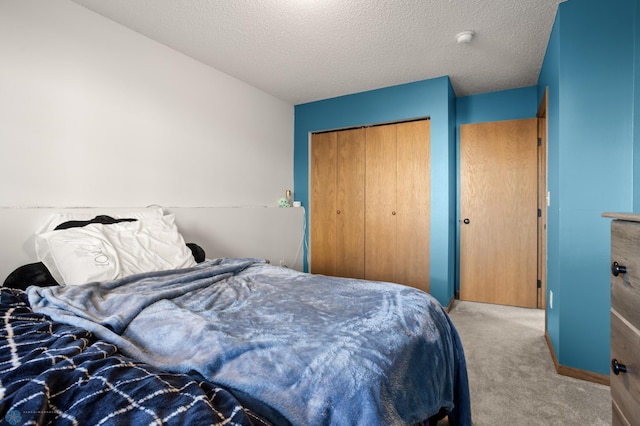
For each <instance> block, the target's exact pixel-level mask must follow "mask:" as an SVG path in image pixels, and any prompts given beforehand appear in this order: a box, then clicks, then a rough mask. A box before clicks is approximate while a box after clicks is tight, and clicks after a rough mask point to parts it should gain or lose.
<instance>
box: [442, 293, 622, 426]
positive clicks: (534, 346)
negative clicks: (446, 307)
mask: <svg viewBox="0 0 640 426" xmlns="http://www.w3.org/2000/svg"><path fill="white" fill-rule="evenodd" d="M450 316H451V319H452V320H453V322H454V324H455V326H456V328H457V329H458V332H459V333H460V337H461V339H462V344H463V346H464V350H465V355H466V358H467V369H468V374H469V386H470V391H471V411H472V413H473V424H474V426H493V425H544V426H547V425H563V426H571V425H576V426H578V425H580V426H583V425H589V426H598V425H610V424H611V397H610V395H609V387H608V386H604V385H599V384H596V383H592V382H587V381H584V380H578V379H573V378H570V377H565V376H561V375H558V374H557V373H556V371H555V368H554V366H553V361H552V359H551V355H550V354H549V348H548V347H547V343H546V341H545V338H544V311H542V310H537V309H526V308H515V307H510V306H501V305H490V304H484V303H474V302H462V301H456V302H455V304H454V307H453V309H452V310H451V312H450ZM444 424H446V421H445V422H444Z"/></svg>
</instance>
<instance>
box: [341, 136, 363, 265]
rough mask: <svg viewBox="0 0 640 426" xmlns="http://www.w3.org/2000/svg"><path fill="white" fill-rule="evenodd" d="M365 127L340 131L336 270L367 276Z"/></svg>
mask: <svg viewBox="0 0 640 426" xmlns="http://www.w3.org/2000/svg"><path fill="white" fill-rule="evenodd" d="M364 137H365V131H364V128H359V129H351V130H344V131H340V132H338V137H337V148H338V158H337V190H336V237H337V241H336V271H335V275H336V276H338V277H347V278H364V148H365V139H364Z"/></svg>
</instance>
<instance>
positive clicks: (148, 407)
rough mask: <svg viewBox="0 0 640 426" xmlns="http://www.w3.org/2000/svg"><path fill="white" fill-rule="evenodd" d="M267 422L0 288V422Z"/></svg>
mask: <svg viewBox="0 0 640 426" xmlns="http://www.w3.org/2000/svg"><path fill="white" fill-rule="evenodd" d="M6 424H9V425H24V424H32V425H33V424H60V425H82V426H84V425H99V424H102V425H114V424H118V425H125V424H128V425H161V424H162V425H217V424H219V425H222V424H224V425H266V424H268V423H267V422H265V421H264V420H262V419H260V418H258V417H257V416H256V415H254V414H253V413H252V412H250V411H249V410H247V409H245V408H243V407H242V406H241V405H240V403H239V402H238V401H237V400H236V399H235V398H234V397H233V395H231V394H230V393H229V392H228V391H226V390H225V389H222V388H220V387H217V386H215V385H211V384H209V383H207V382H203V381H197V380H195V379H194V378H193V377H191V376H188V375H184V374H170V373H166V372H163V371H161V370H159V369H158V368H154V367H152V366H150V365H148V364H143V363H140V362H136V361H133V360H132V359H130V358H127V357H125V356H123V355H121V354H120V353H118V350H117V348H116V347H115V346H114V345H112V344H109V343H106V342H104V341H100V340H97V339H96V338H95V337H94V336H93V335H92V334H91V333H90V332H89V331H86V330H83V329H81V328H78V327H74V326H70V325H64V324H61V323H58V322H55V321H52V320H51V319H50V318H49V317H47V316H45V315H41V314H37V313H34V312H33V311H32V310H31V308H30V306H29V303H28V301H27V298H26V295H25V293H24V292H22V291H21V290H14V289H8V288H0V425H6Z"/></svg>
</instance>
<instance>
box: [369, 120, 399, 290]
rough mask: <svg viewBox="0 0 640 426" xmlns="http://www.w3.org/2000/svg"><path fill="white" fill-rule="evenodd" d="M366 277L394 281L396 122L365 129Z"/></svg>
mask: <svg viewBox="0 0 640 426" xmlns="http://www.w3.org/2000/svg"><path fill="white" fill-rule="evenodd" d="M366 139H367V141H366V155H365V167H366V177H365V192H366V202H365V278H366V279H368V280H376V281H392V282H393V281H395V279H396V274H395V264H396V226H395V225H396V221H395V205H396V126H395V125H385V126H375V127H368V128H367V129H366Z"/></svg>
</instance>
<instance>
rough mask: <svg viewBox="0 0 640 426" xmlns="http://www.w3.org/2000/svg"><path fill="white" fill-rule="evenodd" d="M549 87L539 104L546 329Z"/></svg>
mask: <svg viewBox="0 0 640 426" xmlns="http://www.w3.org/2000/svg"><path fill="white" fill-rule="evenodd" d="M548 93H549V88H548V87H546V88H545V89H544V93H543V94H542V99H541V100H540V104H539V105H538V113H537V114H536V116H537V117H538V209H540V210H539V212H540V214H539V215H538V280H540V288H538V309H544V311H545V316H544V318H545V320H544V322H545V324H544V326H545V330H546V329H547V315H546V312H547V309H546V308H547V217H548V208H549V187H548V158H549V154H548V152H549V151H548V135H549V127H548V125H547V123H548V121H547V111H548V108H549V96H548Z"/></svg>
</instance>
